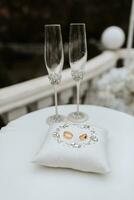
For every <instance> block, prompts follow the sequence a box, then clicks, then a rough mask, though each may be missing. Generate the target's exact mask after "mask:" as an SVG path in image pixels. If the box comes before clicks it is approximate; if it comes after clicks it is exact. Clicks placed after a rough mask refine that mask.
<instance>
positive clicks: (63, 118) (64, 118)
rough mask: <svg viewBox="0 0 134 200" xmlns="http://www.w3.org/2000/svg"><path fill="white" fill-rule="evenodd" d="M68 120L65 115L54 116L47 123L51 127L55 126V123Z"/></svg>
mask: <svg viewBox="0 0 134 200" xmlns="http://www.w3.org/2000/svg"><path fill="white" fill-rule="evenodd" d="M65 120H66V117H65V116H63V115H52V116H50V117H48V118H47V123H48V124H49V125H51V124H54V123H60V122H63V121H65Z"/></svg>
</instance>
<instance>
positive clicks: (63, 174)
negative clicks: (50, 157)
mask: <svg viewBox="0 0 134 200" xmlns="http://www.w3.org/2000/svg"><path fill="white" fill-rule="evenodd" d="M75 108H76V107H75V105H68V106H59V111H60V113H62V114H64V115H65V114H66V115H67V114H68V113H70V112H72V111H74V110H75ZM80 109H81V110H82V111H83V112H86V113H87V114H88V115H89V117H90V118H91V119H92V121H94V122H95V123H97V124H99V126H101V127H105V128H106V129H107V130H108V131H109V135H110V138H109V144H108V148H109V160H110V165H111V173H110V174H107V175H99V174H93V173H84V172H79V171H75V170H71V169H58V168H57V169H55V168H47V167H43V166H37V165H35V164H34V163H32V162H31V160H32V159H33V155H34V154H35V152H36V151H37V149H38V148H39V146H40V144H41V142H42V140H43V139H44V137H45V134H46V132H47V129H48V125H47V124H46V122H45V121H46V118H47V117H48V116H49V115H51V114H53V112H54V107H50V108H45V109H42V110H39V111H36V112H33V113H30V114H27V115H25V116H23V117H21V118H19V119H17V120H14V121H12V122H10V123H9V124H8V125H7V126H6V127H4V128H2V129H1V131H0V199H1V200H44V199H45V200H53V199H56V200H63V199H64V200H74V199H77V200H82V199H91V200H104V199H108V200H126V199H127V200H134V189H133V186H134V156H133V154H134V118H133V117H132V116H129V115H127V114H124V113H121V112H117V111H114V110H111V109H107V108H103V107H97V106H86V105H85V106H84V105H82V106H81V107H80Z"/></svg>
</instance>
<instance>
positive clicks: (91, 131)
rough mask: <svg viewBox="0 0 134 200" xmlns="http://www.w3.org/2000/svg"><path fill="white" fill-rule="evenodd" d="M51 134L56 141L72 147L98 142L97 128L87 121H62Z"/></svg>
mask: <svg viewBox="0 0 134 200" xmlns="http://www.w3.org/2000/svg"><path fill="white" fill-rule="evenodd" d="M52 136H53V138H54V139H55V140H56V141H57V143H59V144H61V143H62V144H65V145H67V146H69V147H73V148H81V147H86V146H88V145H91V144H95V143H97V142H98V135H97V129H96V128H95V127H94V126H93V125H89V124H87V123H84V124H72V123H71V124H69V123H64V124H62V125H59V126H58V127H57V128H56V130H55V131H54V132H53V133H52Z"/></svg>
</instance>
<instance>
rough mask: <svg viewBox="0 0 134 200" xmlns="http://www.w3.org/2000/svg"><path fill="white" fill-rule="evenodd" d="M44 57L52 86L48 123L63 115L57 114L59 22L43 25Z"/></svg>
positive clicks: (60, 56) (60, 49)
mask: <svg viewBox="0 0 134 200" xmlns="http://www.w3.org/2000/svg"><path fill="white" fill-rule="evenodd" d="M44 59H45V64H46V68H47V71H48V78H49V81H50V83H51V85H53V87H54V99H55V115H53V116H50V117H49V118H48V119H47V122H48V124H52V123H56V122H61V121H63V120H64V119H65V117H64V116H62V115H59V114H58V103H57V86H58V85H59V84H60V82H61V72H62V68H63V63H64V54H63V43H62V35H61V26H60V25H59V24H50V25H45V45H44Z"/></svg>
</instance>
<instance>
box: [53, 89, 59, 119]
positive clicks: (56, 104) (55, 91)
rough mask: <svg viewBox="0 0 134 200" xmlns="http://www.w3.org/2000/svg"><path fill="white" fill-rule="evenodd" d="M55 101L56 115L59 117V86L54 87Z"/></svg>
mask: <svg viewBox="0 0 134 200" xmlns="http://www.w3.org/2000/svg"><path fill="white" fill-rule="evenodd" d="M54 101H55V114H56V117H58V100H57V86H56V85H54Z"/></svg>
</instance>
